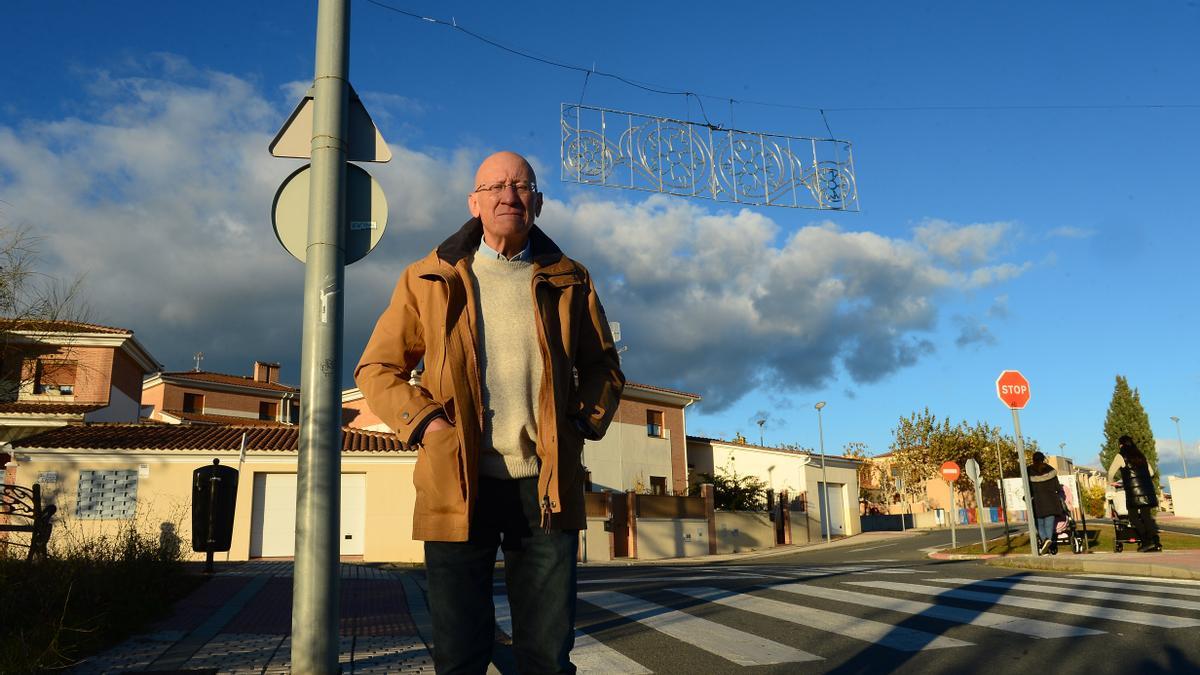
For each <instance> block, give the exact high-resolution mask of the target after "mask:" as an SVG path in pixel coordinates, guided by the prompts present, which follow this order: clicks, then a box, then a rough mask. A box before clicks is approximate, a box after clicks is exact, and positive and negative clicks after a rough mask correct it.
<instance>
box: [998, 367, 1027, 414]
mask: <svg viewBox="0 0 1200 675" xmlns="http://www.w3.org/2000/svg"><path fill="white" fill-rule="evenodd" d="M996 395H997V396H999V397H1000V400H1001V401H1004V405H1006V406H1008V407H1010V408H1013V409H1014V410H1020V409H1021V408H1024V407H1025V404H1026V403H1029V380H1026V379H1025V376H1024V375H1022V374H1021V371H1019V370H1006V371H1004V372H1003V373H1000V377H997V378H996Z"/></svg>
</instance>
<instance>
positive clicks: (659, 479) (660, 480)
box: [650, 476, 667, 495]
mask: <svg viewBox="0 0 1200 675" xmlns="http://www.w3.org/2000/svg"><path fill="white" fill-rule="evenodd" d="M650 494H655V495H665V494H667V478H666V476H650Z"/></svg>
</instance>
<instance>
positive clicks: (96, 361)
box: [0, 320, 162, 460]
mask: <svg viewBox="0 0 1200 675" xmlns="http://www.w3.org/2000/svg"><path fill="white" fill-rule="evenodd" d="M0 341H2V342H0V378H2V384H0V441H13V440H17V439H20V438H24V437H26V436H30V435H32V434H36V433H39V432H42V431H46V430H48V429H53V428H56V427H61V426H64V425H67V424H72V423H82V422H136V421H137V420H138V416H139V401H140V399H141V392H142V388H141V384H142V377H143V376H144V375H145V374H146V373H148V372H153V371H156V370H158V369H160V368H161V367H162V366H160V365H159V364H158V362H157V361H155V359H154V357H153V356H151V355H150V353H149V352H148V351H146V348H145V347H143V346H142V345H141V343H139V342H138V341H137V339H136V338H135V337H134V336H133V331H131V330H128V329H125V328H114V327H111V326H101V325H97V324H90V323H81V322H75V321H22V322H18V321H13V320H4V321H0ZM0 460H3V458H2V457H0Z"/></svg>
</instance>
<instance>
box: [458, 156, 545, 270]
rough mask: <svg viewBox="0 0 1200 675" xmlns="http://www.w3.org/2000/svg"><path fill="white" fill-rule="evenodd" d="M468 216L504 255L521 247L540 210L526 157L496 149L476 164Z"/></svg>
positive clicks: (469, 198) (538, 197) (535, 179)
mask: <svg viewBox="0 0 1200 675" xmlns="http://www.w3.org/2000/svg"><path fill="white" fill-rule="evenodd" d="M467 207H468V208H469V209H470V210H471V215H472V216H474V217H476V218H478V219H479V220H481V221H482V222H483V240H484V242H486V243H487V245H488V246H491V247H492V248H493V249H495V250H496V251H499V252H500V253H503V254H504V255H506V256H510V257H511V256H514V255H516V254H518V253H520V252H521V250H522V249H524V248H525V243H526V242H527V241H528V240H529V228H531V227H533V221H534V219H535V218H537V217H538V216H539V215H540V214H541V212H542V193H540V192H538V191H537V176H536V175H535V174H534V173H533V167H532V166H531V165H530V164H529V162H528V160H526V159H525V158H524V157H522V156H520V155H518V154H517V153H515V152H509V151H503V152H497V153H495V154H493V155H491V156H490V157H488V158H487V159H485V160H483V163H482V164H480V165H479V169H478V170H477V171H476V172H475V189H474V191H472V192H471V194H470V195H468V196H467Z"/></svg>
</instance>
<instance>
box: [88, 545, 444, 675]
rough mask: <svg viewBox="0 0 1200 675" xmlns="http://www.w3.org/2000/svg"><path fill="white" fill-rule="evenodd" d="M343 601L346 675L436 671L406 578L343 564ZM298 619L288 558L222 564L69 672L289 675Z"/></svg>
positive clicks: (419, 603)
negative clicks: (143, 625) (159, 615)
mask: <svg viewBox="0 0 1200 675" xmlns="http://www.w3.org/2000/svg"><path fill="white" fill-rule="evenodd" d="M340 599H341V630H340V636H341V649H340V652H341V656H340V661H341V663H342V668H343V671H342V672H344V673H433V659H432V656H431V655H430V653H429V650H428V648H427V646H426V644H425V642H424V640H422V638H421V633H420V631H418V624H419V623H422V622H423V621H424V620H425V617H427V616H428V612H427V610H426V609H425V600H424V597H423V595H422V594H421V591H420V590H419V589H418V588H417V586H416V584H415V583H413V580H412V577H411V576H410V575H409V574H406V573H404V572H396V571H388V570H381V569H378V568H375V567H371V566H368V565H361V564H360V565H356V564H343V565H342V566H341V598H340ZM410 599H411V602H410ZM291 615H292V563H291V562H290V561H286V562H278V561H268V562H264V561H253V562H248V563H242V564H234V565H228V566H220V567H218V568H217V573H216V574H214V575H213V577H212V578H211V579H209V580H208V581H206V582H204V583H203V584H202V585H201V586H200V587H199V588H198V589H196V591H194V592H193V593H192V594H191V595H189V596H187V597H186V598H184V599H183V600H181V601H180V602H178V603H177V604H176V605H175V607H174V608H173V609H172V613H171V615H170V616H169V617H167V618H166V619H164V620H163V621H161V622H159V623H158V624H156V625H154V626H153V627H151V628H150V629H149V630H148V631H147V632H145V633H143V634H141V635H137V636H134V637H133V638H131V639H129V640H127V641H125V642H123V643H121V644H119V645H117V646H116V647H114V648H112V649H110V650H108V651H106V652H103V653H101V654H98V655H96V656H94V657H91V658H89V659H87V660H86V661H84V662H83V663H81V664H80V665H78V666H76V667H75V668H74V669H73V670H71V671H70V672H72V673H122V672H143V671H149V672H180V671H191V672H197V673H221V674H225V673H230V674H234V673H237V674H242V673H247V674H249V673H288V672H290V670H291V669H290V665H291V664H290V663H289V661H290V657H291V648H292V643H291V638H290V637H289V634H290V633H291V629H292V626H291Z"/></svg>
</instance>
